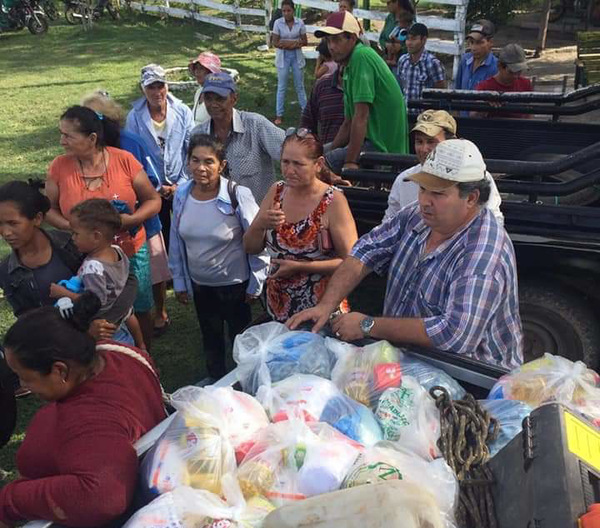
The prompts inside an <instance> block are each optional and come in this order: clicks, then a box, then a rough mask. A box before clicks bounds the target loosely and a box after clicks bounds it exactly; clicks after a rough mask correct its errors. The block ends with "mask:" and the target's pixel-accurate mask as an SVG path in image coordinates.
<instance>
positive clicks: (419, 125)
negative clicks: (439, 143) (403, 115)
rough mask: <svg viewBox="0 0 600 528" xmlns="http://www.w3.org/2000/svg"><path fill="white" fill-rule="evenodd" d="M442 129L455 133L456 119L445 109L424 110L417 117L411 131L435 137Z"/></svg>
mask: <svg viewBox="0 0 600 528" xmlns="http://www.w3.org/2000/svg"><path fill="white" fill-rule="evenodd" d="M444 130H447V131H448V132H451V133H452V134H454V135H456V120H455V119H454V118H453V117H452V116H451V115H450V114H449V113H448V112H446V111H445V110H425V111H424V112H421V113H420V114H419V116H418V117H417V122H416V123H415V126H414V127H413V128H412V130H411V132H423V134H425V135H426V136H429V137H435V136H437V135H438V134H439V133H440V132H442V131H444Z"/></svg>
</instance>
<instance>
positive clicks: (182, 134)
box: [125, 93, 194, 185]
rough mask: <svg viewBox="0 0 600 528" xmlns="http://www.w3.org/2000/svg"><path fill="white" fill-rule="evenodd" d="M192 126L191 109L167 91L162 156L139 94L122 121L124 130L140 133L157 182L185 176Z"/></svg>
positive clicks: (184, 177) (172, 180)
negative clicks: (155, 172)
mask: <svg viewBox="0 0 600 528" xmlns="http://www.w3.org/2000/svg"><path fill="white" fill-rule="evenodd" d="M192 128H194V117H193V115H192V111H191V110H190V109H189V108H188V107H187V106H186V105H185V104H183V102H181V101H180V100H179V99H177V98H176V97H174V96H173V95H171V94H170V93H169V94H167V138H166V142H165V152H164V157H163V155H162V153H161V151H160V146H159V144H158V138H157V137H156V132H155V131H154V126H153V125H152V118H151V117H150V111H149V110H148V105H147V102H146V98H145V97H140V98H139V99H138V100H137V101H135V102H134V103H133V105H132V109H131V111H130V112H129V114H128V115H127V121H126V123H125V130H128V131H129V132H133V133H135V134H138V135H139V136H141V138H142V139H143V141H144V143H145V144H146V146H147V148H148V151H149V153H150V156H151V159H152V162H153V163H154V161H155V160H157V163H156V165H157V166H156V171H157V172H158V176H159V178H160V181H161V183H162V184H167V185H171V184H176V183H183V182H184V181H186V180H187V179H188V176H187V170H186V159H187V149H188V145H189V143H190V133H191V131H192Z"/></svg>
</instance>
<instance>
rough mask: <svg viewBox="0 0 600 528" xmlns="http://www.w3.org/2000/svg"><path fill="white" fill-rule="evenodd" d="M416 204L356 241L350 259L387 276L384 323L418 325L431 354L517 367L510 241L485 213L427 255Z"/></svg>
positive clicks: (518, 324) (517, 335)
mask: <svg viewBox="0 0 600 528" xmlns="http://www.w3.org/2000/svg"><path fill="white" fill-rule="evenodd" d="M430 233H431V229H430V228H429V227H428V226H427V225H426V224H425V223H424V222H423V220H422V218H421V215H420V213H419V207H418V205H415V206H412V207H406V208H404V209H403V210H402V211H400V213H398V214H397V215H396V216H394V217H393V218H392V219H391V220H389V221H388V222H384V223H383V224H381V225H380V226H378V227H376V228H375V229H373V230H372V231H371V232H370V233H368V234H366V235H364V236H363V237H361V238H360V239H359V240H358V242H357V243H356V244H355V246H354V248H353V249H352V253H351V255H352V256H353V257H355V258H357V259H358V260H360V261H361V262H362V263H363V264H365V265H366V266H367V267H369V268H371V269H373V270H374V271H375V272H377V273H379V274H383V273H385V272H386V271H387V274H388V282H387V291H386V295H385V304H384V315H385V316H386V317H407V318H420V319H422V320H423V322H424V324H425V331H426V332H427V335H428V336H429V339H430V340H431V342H432V343H433V346H434V348H436V349H438V350H443V351H447V352H454V353H457V354H462V355H465V356H469V357H471V358H473V359H476V360H479V361H483V362H486V363H489V364H495V365H498V366H502V367H506V368H509V369H512V368H514V367H516V366H518V365H519V364H521V363H522V362H523V350H522V328H521V318H520V316H519V301H518V293H517V269H516V264H515V255H514V249H513V246H512V242H511V241H510V239H509V237H508V234H507V233H506V231H505V229H504V228H503V227H502V226H500V224H498V222H497V221H496V219H495V218H494V215H493V214H492V213H491V212H490V211H489V210H488V209H482V210H481V212H480V213H479V215H478V216H476V217H475V218H474V219H473V220H472V221H471V222H470V223H469V224H468V225H467V226H465V227H464V228H463V229H461V230H460V231H459V232H458V233H456V234H455V235H454V236H453V237H452V238H450V239H449V240H447V241H445V242H444V243H443V244H441V245H440V246H439V247H437V248H436V249H435V250H434V251H432V252H430V253H428V254H424V250H425V244H426V242H427V239H428V237H429V235H430Z"/></svg>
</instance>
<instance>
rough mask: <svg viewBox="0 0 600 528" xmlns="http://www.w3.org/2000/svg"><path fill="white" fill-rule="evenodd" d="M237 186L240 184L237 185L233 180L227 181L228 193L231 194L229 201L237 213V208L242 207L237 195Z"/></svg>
mask: <svg viewBox="0 0 600 528" xmlns="http://www.w3.org/2000/svg"><path fill="white" fill-rule="evenodd" d="M237 186H238V184H237V183H235V182H234V181H233V180H232V179H231V178H229V179H228V180H227V192H228V193H229V199H230V200H231V207H232V208H233V212H235V211H237V208H238V206H239V205H240V202H239V200H238V199H237V193H236V189H237Z"/></svg>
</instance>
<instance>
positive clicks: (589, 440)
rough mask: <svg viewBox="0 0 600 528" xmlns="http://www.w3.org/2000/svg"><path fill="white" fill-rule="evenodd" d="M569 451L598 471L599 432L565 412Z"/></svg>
mask: <svg viewBox="0 0 600 528" xmlns="http://www.w3.org/2000/svg"><path fill="white" fill-rule="evenodd" d="M565 429H566V431H567V444H568V447H569V451H571V453H573V454H574V455H576V456H578V457H579V458H580V459H581V460H583V461H584V462H585V463H587V464H589V465H590V466H592V467H593V468H594V469H595V470H596V471H600V432H599V431H597V430H596V429H594V428H593V427H590V426H589V425H587V424H586V423H584V422H582V421H581V420H580V419H579V418H576V417H575V416H573V415H572V414H571V413H569V412H566V411H565Z"/></svg>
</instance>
